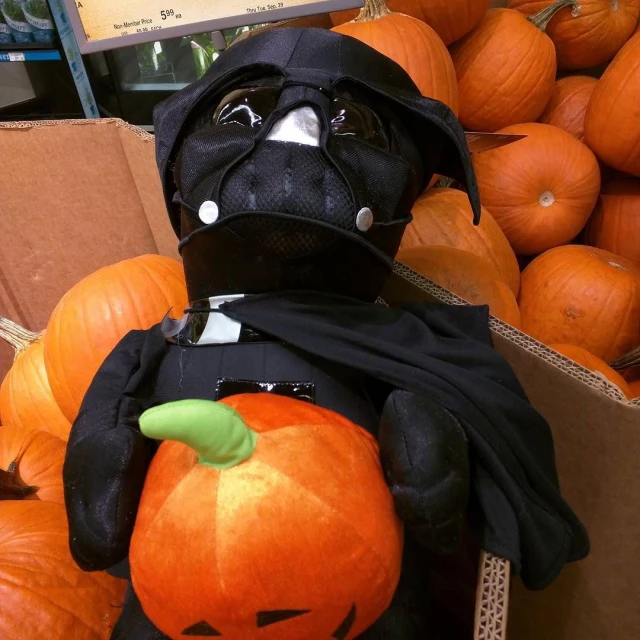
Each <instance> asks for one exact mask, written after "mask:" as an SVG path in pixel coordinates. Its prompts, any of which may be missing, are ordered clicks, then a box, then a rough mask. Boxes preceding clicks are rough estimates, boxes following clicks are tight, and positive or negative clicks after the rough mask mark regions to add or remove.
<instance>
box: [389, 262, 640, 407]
mask: <svg viewBox="0 0 640 640" xmlns="http://www.w3.org/2000/svg"><path fill="white" fill-rule="evenodd" d="M394 274H396V275H397V276H400V277H401V278H402V279H404V280H405V281H407V282H409V283H410V284H411V285H413V286H415V287H417V288H419V289H422V290H423V291H424V292H425V293H426V294H427V295H428V296H429V297H431V298H434V299H435V300H439V301H440V302H443V303H445V304H453V305H469V303H468V302H467V301H466V300H463V299H462V298H460V297H459V296H457V295H456V294H455V293H451V291H448V290H447V289H443V288H442V287H440V286H439V285H437V284H435V283H434V282H431V281H430V280H428V279H426V278H424V277H423V276H421V275H420V274H419V273H416V272H415V271H413V270H412V269H410V268H409V267H406V266H405V265H403V264H400V263H396V266H395V268H394ZM491 330H492V331H493V332H494V333H495V334H497V335H499V336H501V337H502V338H504V339H506V340H508V341H509V342H511V343H512V344H515V345H517V346H518V347H520V348H521V349H524V350H525V351H528V352H529V353H532V354H534V355H536V356H538V357H539V358H542V359H543V360H545V361H546V362H548V363H550V364H552V365H553V366H554V367H556V368H557V369H560V370H561V371H564V372H565V373H568V374H569V375H571V376H572V377H573V378H576V379H577V380H580V382H582V383H584V384H586V385H587V386H589V387H591V388H592V389H595V390H596V391H599V392H600V393H603V394H605V395H606V396H608V397H609V398H611V399H612V400H615V401H616V402H620V403H621V404H624V405H627V406H631V407H634V406H635V407H640V399H637V400H634V401H629V400H627V398H626V397H625V395H624V394H623V393H622V391H621V390H620V389H619V388H618V387H617V386H616V385H614V384H613V383H612V382H610V381H609V380H607V379H606V378H604V377H602V376H600V375H598V374H597V373H594V372H593V371H590V370H589V369H586V368H585V367H583V366H582V365H579V364H577V363H576V362H573V361H572V360H569V359H568V358H565V357H564V356H562V355H560V354H559V353H557V352H556V351H554V350H553V349H550V348H549V347H547V346H546V345H544V344H542V343H541V342H538V341H537V340H534V339H533V338H532V337H531V336H528V335H527V334H525V333H523V332H522V331H520V330H519V329H515V328H514V327H512V326H510V325H508V324H506V323H505V322H502V321H501V320H498V319H497V318H494V317H492V318H491Z"/></svg>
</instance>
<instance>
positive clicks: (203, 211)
mask: <svg viewBox="0 0 640 640" xmlns="http://www.w3.org/2000/svg"><path fill="white" fill-rule="evenodd" d="M219 213H220V210H219V208H218V205H217V204H216V203H215V202H213V201H211V200H207V201H206V202H203V203H202V204H201V205H200V210H199V211H198V216H199V218H200V220H202V222H204V223H205V224H213V223H214V222H215V221H216V220H217V219H218V215H219Z"/></svg>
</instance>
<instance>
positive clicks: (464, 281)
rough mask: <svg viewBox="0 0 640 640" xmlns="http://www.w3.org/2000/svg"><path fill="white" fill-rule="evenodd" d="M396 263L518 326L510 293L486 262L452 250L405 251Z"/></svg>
mask: <svg viewBox="0 0 640 640" xmlns="http://www.w3.org/2000/svg"><path fill="white" fill-rule="evenodd" d="M398 262H400V263H402V264H404V265H406V266H407V267H409V268H410V269H413V270H414V271H416V272H417V273H419V274H420V275H421V276H423V277H425V278H427V279H428V280H431V281H432V282H435V283H436V284H437V285H439V286H441V287H443V288H444V289H447V290H449V291H451V292H453V293H455V294H456V295H457V296H459V297H460V298H462V299H463V300H466V301H467V302H469V303H471V304H475V305H488V306H489V311H490V312H491V315H493V316H495V317H496V318H498V319H499V320H502V321H503V322H506V323H507V324H510V325H511V326H513V327H516V328H519V327H520V311H519V309H518V304H517V302H516V298H515V296H514V295H513V291H511V289H509V287H508V286H507V285H506V284H505V283H504V282H503V281H502V280H501V279H500V277H499V275H498V273H497V272H496V270H495V269H494V268H493V266H492V265H491V264H489V263H488V262H487V261H486V260H483V259H482V258H480V257H478V256H477V255H474V254H473V253H470V252H468V251H462V250H461V249H455V248H453V247H445V246H432V247H416V248H414V249H405V250H403V251H401V252H400V253H399V254H398Z"/></svg>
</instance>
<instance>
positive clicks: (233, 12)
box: [0, 0, 321, 42]
mask: <svg viewBox="0 0 640 640" xmlns="http://www.w3.org/2000/svg"><path fill="white" fill-rule="evenodd" d="M320 1H321V0H272V1H271V2H260V1H258V2H256V0H171V1H170V3H168V2H167V0H164V1H163V0H109V1H108V2H107V1H105V0H76V7H77V8H78V13H79V14H80V20H81V22H82V26H83V28H84V31H85V34H86V36H87V39H88V40H90V41H92V42H96V41H99V40H105V39H109V38H113V37H116V36H128V35H132V34H136V33H144V32H147V31H158V30H162V29H165V28H170V27H176V26H185V25H186V26H190V25H193V30H192V31H189V32H186V31H185V34H189V35H190V34H195V33H201V32H202V31H206V30H207V25H208V23H211V22H214V21H216V20H224V19H226V18H229V19H230V18H241V17H242V16H246V15H247V14H252V15H253V16H254V17H255V20H253V18H252V20H253V22H252V20H249V19H247V21H246V24H247V25H249V24H255V22H256V21H258V22H259V21H260V15H259V14H261V13H266V12H270V11H278V10H281V9H287V8H291V7H296V6H303V5H306V4H314V5H318V3H319V2H320ZM1 2H2V0H0V3H1ZM320 12H321V11H320V9H319V10H318V13H320ZM294 13H295V12H294ZM292 15H293V13H292ZM237 22H241V21H239V20H238V21H237ZM198 28H200V31H199V30H198Z"/></svg>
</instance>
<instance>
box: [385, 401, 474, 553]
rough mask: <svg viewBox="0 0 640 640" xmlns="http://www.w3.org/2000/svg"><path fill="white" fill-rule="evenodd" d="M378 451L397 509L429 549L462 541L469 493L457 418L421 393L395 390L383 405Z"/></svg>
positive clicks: (451, 547)
mask: <svg viewBox="0 0 640 640" xmlns="http://www.w3.org/2000/svg"><path fill="white" fill-rule="evenodd" d="M378 439H379V443H380V456H381V460H382V466H383V469H384V473H385V477H386V479H387V483H388V484H389V487H390V489H391V494H392V495H393V499H394V503H395V507H396V511H397V513H398V515H399V516H400V518H401V519H402V520H403V521H404V523H405V526H406V528H407V530H408V532H409V533H410V534H411V535H412V536H413V537H414V538H415V539H416V540H417V541H418V542H420V543H421V544H422V545H423V546H425V547H426V548H427V549H429V550H430V551H434V552H436V553H439V554H447V553H451V552H453V551H454V550H455V549H456V548H457V546H458V545H459V543H460V540H461V537H462V531H463V525H464V517H465V513H466V509H467V502H468V498H469V456H468V446H467V439H466V436H465V433H464V431H463V429H462V426H461V425H460V423H459V422H458V420H457V419H456V418H455V416H453V414H451V413H450V412H449V411H447V410H446V409H444V408H443V407H442V406H441V405H439V404H437V403H435V402H433V401H431V400H430V399H429V398H427V397H426V396H424V395H418V394H415V393H411V392H408V391H399V390H396V391H393V392H392V393H391V395H390V396H389V398H388V399H387V402H386V404H385V406H384V409H383V411H382V417H381V423H380V433H379V436H378Z"/></svg>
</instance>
